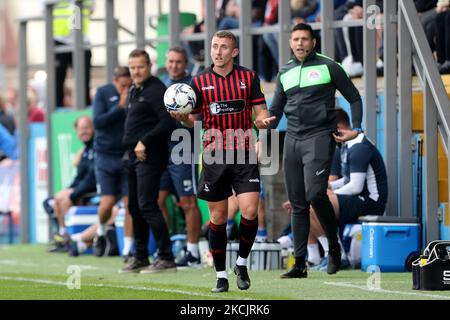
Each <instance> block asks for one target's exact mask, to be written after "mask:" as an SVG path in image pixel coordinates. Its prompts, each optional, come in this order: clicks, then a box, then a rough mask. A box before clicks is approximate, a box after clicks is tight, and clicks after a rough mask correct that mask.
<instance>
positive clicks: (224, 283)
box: [211, 278, 230, 293]
mask: <svg viewBox="0 0 450 320" xmlns="http://www.w3.org/2000/svg"><path fill="white" fill-rule="evenodd" d="M229 288H230V286H229V284H228V279H225V278H217V283H216V287H215V288H212V289H211V292H212V293H220V292H228V289H229Z"/></svg>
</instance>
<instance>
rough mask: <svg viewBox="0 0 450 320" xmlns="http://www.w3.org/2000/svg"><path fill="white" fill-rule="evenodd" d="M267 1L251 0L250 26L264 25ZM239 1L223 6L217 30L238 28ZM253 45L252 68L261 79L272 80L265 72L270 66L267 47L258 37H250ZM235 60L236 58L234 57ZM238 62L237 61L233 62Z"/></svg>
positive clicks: (232, 1)
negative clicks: (222, 14) (222, 13)
mask: <svg viewBox="0 0 450 320" xmlns="http://www.w3.org/2000/svg"><path fill="white" fill-rule="evenodd" d="M266 2H267V0H252V5H251V17H252V20H251V21H252V26H253V27H260V26H262V25H263V23H264V11H265V8H266ZM239 4H240V0H228V1H227V2H226V5H225V10H224V14H225V15H224V17H223V18H222V20H221V21H220V23H219V24H218V28H217V29H218V30H229V29H237V28H239V17H240V16H241V11H240V6H239ZM252 43H253V48H255V49H254V50H253V66H254V69H255V71H256V72H258V74H260V75H264V76H263V77H262V79H264V80H270V79H271V78H272V76H271V72H270V70H267V69H268V68H270V67H271V66H272V64H271V58H270V52H269V51H268V48H267V46H265V45H264V41H263V40H262V37H261V36H259V35H256V36H253V37H252ZM236 59H237V57H236ZM235 62H238V61H235Z"/></svg>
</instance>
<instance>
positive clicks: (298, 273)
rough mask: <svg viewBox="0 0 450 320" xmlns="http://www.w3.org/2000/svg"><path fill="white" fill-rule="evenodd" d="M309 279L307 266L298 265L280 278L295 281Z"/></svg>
mask: <svg viewBox="0 0 450 320" xmlns="http://www.w3.org/2000/svg"><path fill="white" fill-rule="evenodd" d="M307 277H308V269H307V268H306V266H303V267H299V266H297V265H296V264H294V266H293V267H292V269H291V270H289V271H288V272H286V273H283V274H282V275H281V276H280V278H281V279H295V278H307Z"/></svg>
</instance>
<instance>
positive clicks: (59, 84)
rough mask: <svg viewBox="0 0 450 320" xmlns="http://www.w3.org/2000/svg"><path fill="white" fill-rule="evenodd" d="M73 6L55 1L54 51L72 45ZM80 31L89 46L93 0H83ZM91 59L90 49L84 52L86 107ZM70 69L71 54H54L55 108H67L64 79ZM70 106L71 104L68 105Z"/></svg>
mask: <svg viewBox="0 0 450 320" xmlns="http://www.w3.org/2000/svg"><path fill="white" fill-rule="evenodd" d="M41 2H42V7H43V8H44V1H43V0H41ZM73 6H74V4H73V2H72V1H68V0H60V1H56V3H55V4H54V6H53V17H54V20H53V36H54V43H55V49H57V48H59V47H62V46H66V45H73V38H74V37H73V34H72V30H73V29H74V28H73V27H71V19H70V17H72V16H74V8H73ZM82 8H83V9H82V12H81V14H82V15H83V19H82V23H83V25H82V30H83V41H84V44H89V43H90V40H89V27H90V20H91V15H92V13H93V12H94V8H95V0H83V2H82ZM91 57H92V53H91V50H90V49H87V50H85V51H84V59H85V64H86V65H85V70H84V71H85V80H84V85H85V90H86V105H90V104H91V100H90V97H89V87H90V70H91ZM69 67H72V52H62V53H56V54H55V68H56V70H55V75H56V81H55V82H56V89H55V90H56V106H57V107H62V106H64V107H67V106H68V105H67V104H66V102H65V101H64V100H65V96H66V93H65V86H64V83H65V79H66V74H67V70H68V68H69ZM70 105H71V104H70Z"/></svg>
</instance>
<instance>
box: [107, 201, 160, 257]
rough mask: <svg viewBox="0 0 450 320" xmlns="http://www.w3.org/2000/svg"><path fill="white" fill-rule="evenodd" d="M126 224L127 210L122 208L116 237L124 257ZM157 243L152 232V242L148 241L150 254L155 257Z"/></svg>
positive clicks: (120, 252)
mask: <svg viewBox="0 0 450 320" xmlns="http://www.w3.org/2000/svg"><path fill="white" fill-rule="evenodd" d="M124 223H125V209H124V208H121V209H120V210H119V213H118V214H117V216H116V221H115V223H114V224H115V225H116V235H117V243H118V244H119V254H120V255H122V251H123V237H124V229H123V226H124ZM156 249H157V247H156V241H155V238H154V237H153V233H152V232H151V231H150V240H149V241H148V254H149V255H151V256H152V255H153V254H154V253H155V252H156Z"/></svg>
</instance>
